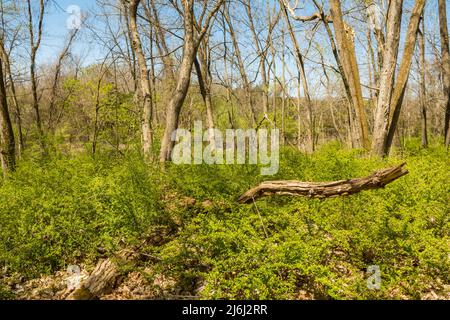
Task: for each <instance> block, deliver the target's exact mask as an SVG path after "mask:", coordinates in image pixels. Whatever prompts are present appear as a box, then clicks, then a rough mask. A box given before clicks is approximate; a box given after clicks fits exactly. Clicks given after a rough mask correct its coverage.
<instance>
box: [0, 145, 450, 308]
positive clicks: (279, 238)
mask: <svg viewBox="0 0 450 320" xmlns="http://www.w3.org/2000/svg"><path fill="white" fill-rule="evenodd" d="M403 161H406V162H407V169H408V170H409V174H408V175H406V176H404V177H402V178H400V179H399V180H397V181H395V182H393V183H391V184H389V185H388V186H386V187H385V188H383V189H377V190H371V191H365V192H362V193H359V194H356V195H352V196H349V197H339V198H333V199H326V200H312V199H304V198H292V197H268V198H262V199H260V200H257V201H256V202H255V203H253V204H248V205H241V204H237V203H236V199H237V197H238V196H239V195H240V194H242V193H243V192H244V191H246V190H247V189H248V188H250V187H251V186H253V185H255V184H257V183H259V182H261V181H264V180H268V179H270V180H277V179H295V180H302V181H330V180H338V179H346V178H354V177H359V176H365V175H368V174H370V173H371V172H372V171H374V170H377V169H380V168H383V167H387V166H390V165H394V164H398V163H401V162H403ZM449 164H450V161H449V157H448V153H447V151H446V150H445V149H444V148H443V147H439V146H433V147H430V148H428V149H420V148H419V147H418V144H417V141H410V142H407V143H406V147H405V149H403V150H402V152H401V153H399V152H398V153H397V154H396V155H394V156H392V157H390V158H387V159H384V160H381V159H377V158H370V157H368V156H367V155H365V154H364V153H363V152H362V151H361V150H344V149H342V148H341V147H340V146H339V145H337V144H329V145H326V146H324V147H322V148H321V149H320V150H318V151H317V152H316V153H314V154H313V155H305V154H302V153H300V152H298V151H297V150H294V149H291V148H285V149H283V150H282V152H281V155H280V170H279V172H278V173H277V174H276V175H274V176H261V175H260V168H259V167H258V166H252V165H213V166H211V165H179V166H177V165H169V166H167V167H166V168H165V170H162V169H161V167H160V166H159V165H152V164H150V165H149V164H147V163H146V162H145V161H143V160H142V159H141V157H139V156H138V155H133V154H129V155H126V156H120V157H111V156H106V155H104V156H100V157H97V158H96V159H93V158H92V157H89V156H84V155H77V156H71V157H68V156H55V157H52V158H51V159H50V160H48V159H47V160H46V161H38V160H35V159H31V158H30V159H24V160H22V161H20V162H19V166H18V170H17V172H16V173H14V174H13V175H11V176H10V177H9V178H8V179H6V180H3V181H1V182H0V221H1V224H0V267H2V269H3V270H4V271H3V272H4V273H7V274H14V273H16V274H20V275H22V276H24V277H26V278H34V277H38V276H40V275H43V274H51V273H54V272H55V271H57V270H61V269H64V268H66V267H67V265H69V264H80V263H83V264H84V265H87V266H92V265H93V264H95V262H96V261H97V260H98V258H99V257H100V256H101V255H104V254H105V253H104V252H106V255H108V254H111V253H112V252H115V251H116V250H118V249H119V248H121V247H123V246H127V245H132V244H135V243H137V242H138V241H139V240H140V239H142V237H143V236H144V235H145V234H146V232H147V230H149V228H151V227H152V226H157V225H170V226H175V227H176V228H177V232H178V233H177V234H176V236H174V237H173V239H171V241H169V242H168V243H166V244H164V245H162V246H158V247H156V246H155V247H147V248H145V251H147V253H148V254H151V255H152V256H157V257H158V261H157V262H155V261H151V262H146V263H147V264H149V265H150V264H151V267H152V270H155V272H157V273H162V274H164V275H165V276H167V277H172V278H174V279H177V281H179V282H180V285H183V284H189V283H193V282H195V283H201V284H203V285H202V290H200V291H199V292H198V293H197V294H198V296H199V297H200V298H213V299H219V298H227V299H303V298H316V299H371V298H375V299H381V298H421V297H423V295H425V294H427V293H429V292H430V291H433V292H435V293H436V292H437V293H441V292H445V290H448V285H449V283H450V258H449V256H450V238H449V233H450V223H449V213H450V212H449V203H450V201H449V200H450V198H449V195H450V184H449V181H450V175H449V170H448V168H449ZM169 195H176V197H177V198H180V197H183V196H184V197H189V198H193V199H196V204H195V205H193V206H183V205H175V206H172V207H170V206H168V202H167V200H165V199H167V197H168V196H169ZM207 200H208V201H210V202H211V203H212V205H211V206H208V207H206V208H205V207H204V206H202V205H201V203H202V202H204V201H207ZM174 221H176V222H174ZM100 249H101V250H100ZM369 266H377V268H379V270H380V276H381V284H380V288H379V289H369V288H368V286H367V283H368V281H369V282H370V281H371V279H372V278H373V277H372V278H371V276H373V275H372V274H371V273H370V272H367V268H368V267H369ZM5 270H6V271H5ZM8 294H9V293H8V292H7V290H6V289H4V288H3V287H2V285H1V280H0V298H1V296H2V295H3V296H7V295H8Z"/></svg>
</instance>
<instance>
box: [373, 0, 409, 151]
mask: <svg viewBox="0 0 450 320" xmlns="http://www.w3.org/2000/svg"><path fill="white" fill-rule="evenodd" d="M402 7H403V0H399V1H391V2H390V6H389V10H388V14H387V34H386V45H385V48H384V52H383V67H382V69H381V74H380V87H379V93H378V101H377V106H376V108H375V121H374V128H373V140H372V152H373V154H375V155H379V156H383V153H384V146H385V143H386V136H387V132H388V126H389V112H390V111H389V108H390V102H391V97H392V91H393V86H394V76H395V66H396V62H397V55H398V46H399V41H400V23H401V18H402Z"/></svg>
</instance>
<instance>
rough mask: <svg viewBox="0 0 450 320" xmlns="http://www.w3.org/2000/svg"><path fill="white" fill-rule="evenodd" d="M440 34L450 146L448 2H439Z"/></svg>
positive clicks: (445, 120)
mask: <svg viewBox="0 0 450 320" xmlns="http://www.w3.org/2000/svg"><path fill="white" fill-rule="evenodd" d="M439 32H440V39H441V53H442V80H443V81H442V82H443V94H444V108H445V117H444V139H445V146H446V147H448V146H449V145H450V49H449V40H448V28H447V9H446V0H439Z"/></svg>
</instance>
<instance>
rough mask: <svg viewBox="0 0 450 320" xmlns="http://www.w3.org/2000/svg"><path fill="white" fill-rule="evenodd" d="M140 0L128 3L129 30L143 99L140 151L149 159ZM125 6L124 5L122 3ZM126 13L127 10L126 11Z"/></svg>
mask: <svg viewBox="0 0 450 320" xmlns="http://www.w3.org/2000/svg"><path fill="white" fill-rule="evenodd" d="M139 3H140V0H131V1H130V3H129V15H130V28H131V36H132V47H133V51H134V53H135V55H136V57H137V60H138V65H139V83H140V89H141V93H142V97H143V110H142V120H141V131H142V132H141V134H142V150H143V152H144V156H145V157H147V158H150V157H151V152H152V143H153V127H152V122H153V119H152V118H153V110H152V95H151V88H150V79H149V73H148V69H147V62H146V59H145V56H144V52H143V50H142V42H141V38H140V36H139V32H138V26H137V10H138V6H139ZM124 6H126V3H124ZM127 11H128V10H127Z"/></svg>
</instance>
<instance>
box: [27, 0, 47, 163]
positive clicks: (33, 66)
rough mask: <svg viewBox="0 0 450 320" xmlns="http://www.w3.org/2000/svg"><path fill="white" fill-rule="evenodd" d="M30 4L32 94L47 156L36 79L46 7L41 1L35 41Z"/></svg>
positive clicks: (38, 128)
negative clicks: (38, 52) (37, 59)
mask: <svg viewBox="0 0 450 320" xmlns="http://www.w3.org/2000/svg"><path fill="white" fill-rule="evenodd" d="M27 4H28V31H29V36H30V47H31V53H30V76H31V93H32V97H33V103H32V106H33V110H34V113H35V121H36V128H37V134H38V139H39V144H40V147H41V150H42V153H43V154H44V155H46V154H47V149H46V145H45V138H44V130H43V128H42V121H41V114H40V110H39V108H40V107H39V97H38V93H37V90H38V88H37V87H38V84H37V78H36V54H37V51H38V49H39V47H40V44H41V39H42V29H43V20H44V13H45V5H44V0H40V2H39V4H40V6H39V8H40V10H39V22H38V30H37V40H36V41H35V39H34V37H35V34H34V28H33V13H32V12H31V11H32V10H31V0H28V1H27Z"/></svg>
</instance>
